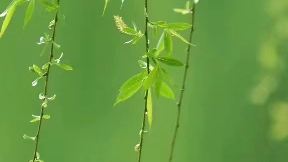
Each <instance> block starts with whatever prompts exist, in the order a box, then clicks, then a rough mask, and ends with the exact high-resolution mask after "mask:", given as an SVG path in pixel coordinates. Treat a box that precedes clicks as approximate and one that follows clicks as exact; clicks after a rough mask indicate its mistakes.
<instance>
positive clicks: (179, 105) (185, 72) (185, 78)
mask: <svg viewBox="0 0 288 162" xmlns="http://www.w3.org/2000/svg"><path fill="white" fill-rule="evenodd" d="M196 4H197V3H196V2H194V4H193V8H192V16H191V17H192V20H191V21H192V27H191V30H190V36H189V42H190V43H191V42H192V37H193V32H194V20H195V8H196ZM190 48H191V45H188V47H187V49H186V63H185V70H184V75H183V81H182V88H181V92H180V97H179V101H178V103H177V118H176V126H175V129H174V135H173V138H172V143H171V150H170V157H169V162H172V160H173V155H174V148H175V143H176V139H177V135H178V130H179V127H180V124H179V123H180V115H181V105H182V100H183V96H184V90H185V84H186V80H187V73H188V67H189V59H190Z"/></svg>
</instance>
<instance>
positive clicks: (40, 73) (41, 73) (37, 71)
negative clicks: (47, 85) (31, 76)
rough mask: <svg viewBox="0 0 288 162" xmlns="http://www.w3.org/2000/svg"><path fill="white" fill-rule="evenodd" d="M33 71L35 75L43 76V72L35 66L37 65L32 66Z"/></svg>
mask: <svg viewBox="0 0 288 162" xmlns="http://www.w3.org/2000/svg"><path fill="white" fill-rule="evenodd" d="M33 69H34V71H35V72H36V73H38V74H39V76H42V75H43V72H42V70H41V69H40V68H39V67H38V66H37V65H33Z"/></svg>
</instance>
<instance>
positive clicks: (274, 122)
mask: <svg viewBox="0 0 288 162" xmlns="http://www.w3.org/2000/svg"><path fill="white" fill-rule="evenodd" d="M9 3H10V0H1V1H0V10H1V11H4V9H5V8H6V6H7V5H8V4H9ZM60 3H61V4H60V6H61V15H60V20H59V27H58V29H57V36H56V41H57V42H58V43H59V44H61V46H62V47H61V49H60V50H57V54H56V55H58V56H59V55H60V53H61V52H64V56H63V58H62V61H63V63H67V64H69V65H71V66H72V67H73V71H64V70H61V69H58V68H56V67H53V68H52V72H51V78H50V79H51V80H50V81H51V82H50V85H49V94H50V95H53V94H57V97H56V100H55V101H53V102H51V103H50V104H49V107H48V109H47V110H46V112H47V113H48V114H50V115H51V119H50V120H49V121H45V122H44V124H43V129H42V133H41V139H40V154H41V157H42V159H43V160H45V162H52V161H53V162H68V161H69V162H82V161H85V162H95V161H101V162H114V161H117V162H135V161H136V160H137V153H136V152H135V151H134V146H135V145H136V144H137V143H138V141H139V134H138V133H139V130H140V127H141V120H142V119H141V118H142V112H143V105H144V101H143V98H142V96H141V94H136V95H135V96H134V97H132V98H131V99H129V100H127V101H126V102H123V103H121V104H119V105H117V106H115V107H113V104H114V102H115V99H116V96H117V94H118V90H119V87H120V86H121V85H122V83H124V81H125V80H127V79H128V78H130V77H131V76H132V75H134V74H136V73H138V72H139V70H140V68H139V65H138V63H137V60H139V59H141V56H142V55H143V54H144V51H145V45H144V39H143V40H141V41H139V42H138V43H137V44H136V45H130V44H129V45H127V44H126V45H124V44H123V43H124V42H125V41H127V40H129V39H130V37H128V36H126V35H123V34H120V33H119V32H118V31H117V28H116V26H115V24H114V21H113V15H120V16H122V17H123V19H124V21H125V22H126V23H127V25H130V26H131V24H132V23H131V22H132V21H134V22H135V23H136V24H137V26H138V28H139V29H142V31H143V29H144V28H143V27H144V26H143V25H144V17H143V13H144V11H143V4H144V2H143V0H142V1H140V0H125V2H124V5H123V7H122V9H120V5H121V1H120V0H118V1H116V0H112V1H110V2H109V5H108V8H107V11H106V14H105V16H104V17H101V15H102V10H103V5H104V0H97V1H90V2H88V1H68V0H61V2H60ZM185 3H186V0H174V1H172V0H171V1H168V0H158V1H152V0H151V1H150V2H149V16H150V19H151V20H153V21H156V20H166V21H168V22H190V16H188V15H186V16H183V15H181V14H177V13H174V12H173V8H181V7H184V5H185ZM27 5H28V4H25V5H22V6H21V7H19V8H18V9H17V11H16V13H15V15H14V17H13V20H12V22H11V24H10V25H9V28H8V30H7V31H6V33H5V35H4V37H3V38H2V39H1V40H0V60H1V64H0V74H1V79H0V91H1V93H0V111H1V113H0V162H4V161H5V162H19V161H29V160H30V159H31V157H32V152H33V148H34V142H32V141H30V140H24V139H23V138H22V136H23V134H28V135H31V136H33V135H34V134H35V133H36V129H37V123H29V121H30V120H31V119H32V117H31V114H35V115H37V114H39V109H40V104H41V102H40V100H39V99H38V94H39V93H41V92H42V90H43V82H39V85H37V86H36V87H32V86H31V82H32V81H33V80H34V79H35V78H36V75H35V74H33V73H31V72H29V70H28V67H29V66H31V65H32V64H37V65H42V64H44V63H45V61H47V59H48V53H45V54H44V55H43V56H42V57H40V53H41V50H42V47H41V46H38V45H37V44H36V42H38V41H39V38H40V36H42V35H43V33H44V32H47V25H48V23H49V22H50V20H52V18H53V14H47V13H45V11H44V8H43V7H42V5H40V3H39V2H38V1H37V3H36V11H35V14H34V16H33V18H32V20H31V22H30V23H29V24H28V26H27V27H26V28H25V30H23V22H24V16H25V10H26V7H27ZM287 11H288V1H287V0H253V1H252V0H242V1H231V0H217V1H207V0H206V1H205V0H200V2H199V5H198V8H197V13H196V23H195V35H194V38H193V39H194V40H193V43H194V44H196V47H193V48H192V58H191V62H190V64H191V66H190V69H189V75H188V81H187V83H188V85H187V89H186V91H185V96H184V101H183V111H182V112H183V113H182V116H181V123H180V124H181V125H180V131H179V136H178V140H177V144H176V151H175V159H174V161H175V162H284V161H287V159H288V142H287V136H288V98H287V95H288V80H287V79H288V78H287V77H288V75H287V61H288V57H287V56H288V55H287V52H288V12H287ZM2 21H3V18H2V19H1V22H2ZM181 34H182V35H184V36H185V37H186V38H188V35H187V34H188V31H184V32H181ZM159 36H160V35H158V37H156V38H154V39H151V42H152V47H153V46H155V44H156V43H155V41H157V39H158V38H159ZM174 45H175V47H174V53H173V55H174V57H177V58H178V59H180V60H182V61H184V58H185V52H184V51H185V48H186V45H185V44H184V43H182V42H181V41H179V40H177V39H174ZM169 71H170V72H171V73H172V76H173V77H174V79H175V80H176V82H177V83H179V84H180V82H181V80H182V75H183V68H175V69H169ZM174 90H175V91H176V96H177V97H176V98H177V99H178V94H179V93H178V90H177V89H174ZM153 115H154V119H153V120H154V121H153V126H152V128H151V130H149V134H147V135H146V136H145V141H144V148H143V162H165V161H168V155H169V150H170V143H171V139H172V132H173V128H174V126H175V119H176V105H175V101H172V100H168V99H165V98H159V99H155V98H154V110H153Z"/></svg>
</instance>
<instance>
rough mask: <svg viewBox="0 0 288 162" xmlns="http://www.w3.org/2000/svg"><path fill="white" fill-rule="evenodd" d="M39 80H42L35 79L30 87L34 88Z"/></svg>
mask: <svg viewBox="0 0 288 162" xmlns="http://www.w3.org/2000/svg"><path fill="white" fill-rule="evenodd" d="M41 78H42V76H40V77H38V78H36V79H35V80H34V81H33V82H32V86H33V87H35V86H36V85H37V83H38V80H39V79H41Z"/></svg>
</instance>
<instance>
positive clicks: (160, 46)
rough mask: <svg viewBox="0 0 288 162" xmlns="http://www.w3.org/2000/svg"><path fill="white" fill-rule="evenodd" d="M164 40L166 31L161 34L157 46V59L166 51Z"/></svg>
mask: <svg viewBox="0 0 288 162" xmlns="http://www.w3.org/2000/svg"><path fill="white" fill-rule="evenodd" d="M164 38H165V31H164V32H163V33H162V34H161V37H160V38H159V41H158V44H157V47H156V49H157V51H158V52H157V53H156V54H155V56H156V57H157V56H158V55H159V54H160V53H161V52H162V51H163V50H164Z"/></svg>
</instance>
